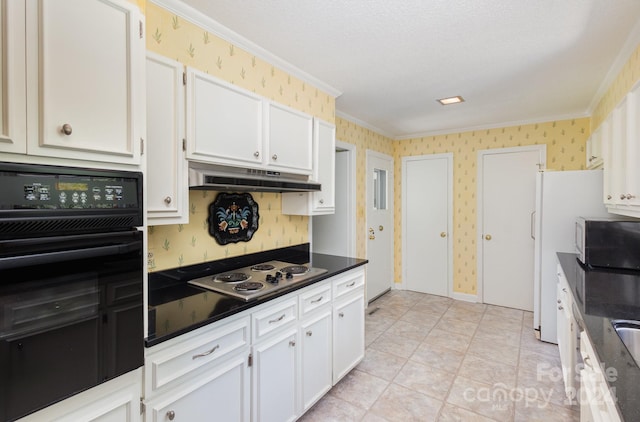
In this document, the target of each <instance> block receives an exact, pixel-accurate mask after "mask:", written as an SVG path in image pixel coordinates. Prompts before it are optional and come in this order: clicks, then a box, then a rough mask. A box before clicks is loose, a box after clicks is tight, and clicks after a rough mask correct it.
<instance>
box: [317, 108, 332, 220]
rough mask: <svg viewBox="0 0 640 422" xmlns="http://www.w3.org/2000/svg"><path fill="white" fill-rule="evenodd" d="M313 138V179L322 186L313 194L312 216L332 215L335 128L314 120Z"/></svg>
mask: <svg viewBox="0 0 640 422" xmlns="http://www.w3.org/2000/svg"><path fill="white" fill-rule="evenodd" d="M313 138H314V139H313V142H314V154H315V160H314V161H315V166H314V169H313V173H314V179H316V181H317V182H320V184H321V185H322V190H321V191H320V192H313V211H314V214H333V213H334V212H335V208H336V206H335V183H336V182H335V178H336V164H335V163H336V127H335V126H334V125H332V124H330V123H327V122H323V121H322V120H318V119H316V120H315V126H314V137H313Z"/></svg>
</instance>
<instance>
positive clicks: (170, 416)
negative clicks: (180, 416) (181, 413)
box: [167, 410, 176, 421]
mask: <svg viewBox="0 0 640 422" xmlns="http://www.w3.org/2000/svg"><path fill="white" fill-rule="evenodd" d="M175 417H176V412H174V411H173V410H169V411H167V419H169V420H170V421H172V420H174V419H175Z"/></svg>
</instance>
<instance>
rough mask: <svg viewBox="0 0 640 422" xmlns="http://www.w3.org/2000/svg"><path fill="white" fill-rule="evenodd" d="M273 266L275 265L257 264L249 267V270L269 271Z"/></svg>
mask: <svg viewBox="0 0 640 422" xmlns="http://www.w3.org/2000/svg"><path fill="white" fill-rule="evenodd" d="M274 268H275V265H271V264H257V265H254V266H253V267H251V271H271V270H273V269H274Z"/></svg>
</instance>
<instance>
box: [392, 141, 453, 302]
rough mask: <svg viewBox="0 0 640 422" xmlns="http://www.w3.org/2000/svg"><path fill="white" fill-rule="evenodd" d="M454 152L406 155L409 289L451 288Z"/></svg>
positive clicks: (438, 291) (405, 283)
mask: <svg viewBox="0 0 640 422" xmlns="http://www.w3.org/2000/svg"><path fill="white" fill-rule="evenodd" d="M452 179H453V154H452V153H448V154H433V155H422V156H417V157H404V158H403V159H402V201H403V204H402V210H403V216H402V239H403V245H402V255H403V258H402V262H403V269H404V274H403V275H402V281H403V286H404V288H405V289H407V290H413V291H416V292H423V293H430V294H435V295H440V296H448V295H449V293H450V291H451V288H450V286H451V281H452V280H451V275H452V274H451V263H452V261H451V256H452V244H451V241H450V239H451V236H450V235H451V228H452V225H453V224H452V214H451V210H452V208H453V204H452V198H453V196H452Z"/></svg>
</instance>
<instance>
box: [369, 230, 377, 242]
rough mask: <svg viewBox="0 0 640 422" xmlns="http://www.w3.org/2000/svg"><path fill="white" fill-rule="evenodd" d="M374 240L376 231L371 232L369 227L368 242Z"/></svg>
mask: <svg viewBox="0 0 640 422" xmlns="http://www.w3.org/2000/svg"><path fill="white" fill-rule="evenodd" d="M375 238H376V231H375V230H373V227H369V240H374V239H375Z"/></svg>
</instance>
